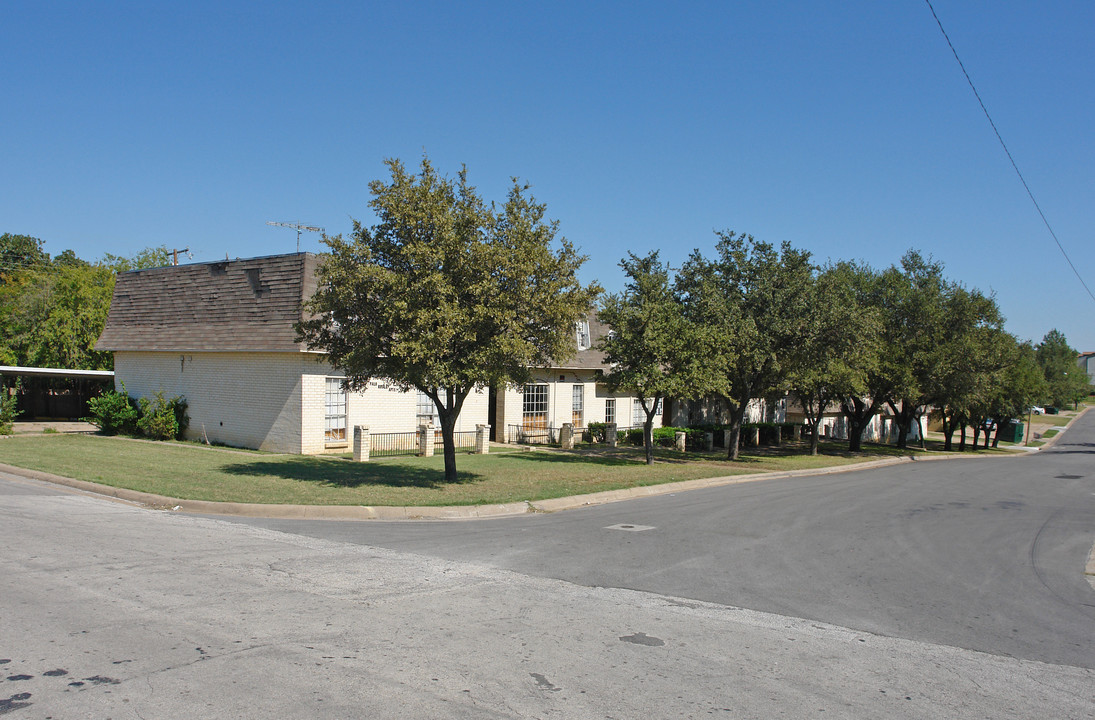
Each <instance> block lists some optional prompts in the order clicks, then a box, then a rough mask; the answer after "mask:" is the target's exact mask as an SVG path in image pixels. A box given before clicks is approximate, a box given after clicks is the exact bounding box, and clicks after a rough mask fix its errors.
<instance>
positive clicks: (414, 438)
mask: <svg viewBox="0 0 1095 720" xmlns="http://www.w3.org/2000/svg"><path fill="white" fill-rule="evenodd" d="M452 439H453V446H454V447H455V449H456V450H469V451H470V450H475V431H474V430H460V431H456V432H454V433H453V434H452ZM419 445H420V438H419V433H418V431H417V430H412V431H411V432H396V433H374V432H371V433H369V454H370V455H371V456H372V457H398V456H401V455H418V451H419ZM444 448H445V441H444V438H443V436H442V434H441V431H440V430H434V432H433V452H434V454H435V455H439V454H441V453H442V452H444Z"/></svg>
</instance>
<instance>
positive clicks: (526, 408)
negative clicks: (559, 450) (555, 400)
mask: <svg viewBox="0 0 1095 720" xmlns="http://www.w3.org/2000/svg"><path fill="white" fill-rule="evenodd" d="M548 407H549V406H548V386H547V384H545V383H530V384H528V385H525V387H524V391H523V392H522V397H521V427H523V428H525V429H526V430H529V429H541V428H546V427H547V426H548Z"/></svg>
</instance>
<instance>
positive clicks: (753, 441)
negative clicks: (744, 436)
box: [746, 426, 760, 447]
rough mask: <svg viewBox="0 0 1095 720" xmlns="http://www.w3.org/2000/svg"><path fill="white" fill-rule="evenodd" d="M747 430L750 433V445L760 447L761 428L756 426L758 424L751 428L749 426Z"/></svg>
mask: <svg viewBox="0 0 1095 720" xmlns="http://www.w3.org/2000/svg"><path fill="white" fill-rule="evenodd" d="M746 432H748V433H749V434H748V438H749V445H752V446H753V447H759V446H760V428H759V427H756V426H753V427H751V428H748V430H747V431H746Z"/></svg>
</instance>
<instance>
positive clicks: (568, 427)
mask: <svg viewBox="0 0 1095 720" xmlns="http://www.w3.org/2000/svg"><path fill="white" fill-rule="evenodd" d="M559 444H560V445H562V446H563V449H564V450H573V449H574V423H563V429H562V431H560V433H559Z"/></svg>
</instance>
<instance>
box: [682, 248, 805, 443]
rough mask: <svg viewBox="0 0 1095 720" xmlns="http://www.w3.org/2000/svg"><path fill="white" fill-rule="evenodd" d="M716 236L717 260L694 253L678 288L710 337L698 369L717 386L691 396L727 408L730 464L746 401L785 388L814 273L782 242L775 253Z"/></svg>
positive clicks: (802, 329)
mask: <svg viewBox="0 0 1095 720" xmlns="http://www.w3.org/2000/svg"><path fill="white" fill-rule="evenodd" d="M717 234H718V236H719V243H718V245H717V248H716V250H717V255H716V258H715V259H714V260H707V259H705V258H704V257H703V256H702V255H700V253H699V252H698V251H696V252H694V253H693V254H692V255H691V257H690V258H689V259H688V261H687V262H686V263H685V265H684V267H682V269H681V272H680V273H679V275H678V289H679V291H680V293H681V296H682V298H683V300H684V302H685V304H686V309H687V311H688V313H689V315H690V317H691V318H692V319H693V321H694V322H696V323H697V324H698V325H699V326H701V327H704V328H706V332H707V333H709V334H710V335H711V336H712V337H714V338H715V341H714V342H711V343H709V344H708V345H707V347H706V349H707V350H708V353H707V357H706V358H705V359H704V362H705V363H706V364H707V366H708V367H709V368H710V371H711V373H712V374H713V375H714V376H716V377H717V378H718V380H717V381H712V383H711V385H710V387H708V388H699V389H698V390H699V394H707V393H713V394H717V395H719V396H721V397H722V398H723V399H724V400H725V401H726V402H727V404H728V405H729V407H730V449H729V457H730V459H732V460H737V459H738V451H739V449H738V445H739V440H740V437H741V425H742V421H743V420H744V418H745V412H746V409H747V408H748V405H749V401H750V400H752V399H753V398H767V397H771V396H773V395H775V394H777V393H781V392H782V391H783V390H784V389H785V387H786V379H787V369H788V368H787V366H786V365H785V363H784V358H785V357H786V355H787V354H788V352H789V350H790V349H791V348H793V347H794V346H795V345H796V344H797V343H798V342H799V341H800V340H801V338H802V337H803V335H804V333H805V324H806V318H807V316H808V313H809V297H810V293H809V288H810V281H811V274H812V272H813V266H812V265H811V263H810V253H809V252H806V251H804V250H796V249H795V248H793V247H791V245H790V244H789V243H786V242H785V243H783V244H782V245H781V246H780V248H779V249H778V250H777V249H776V248H774V247H773V246H772V245H771V244H769V243H764V242H758V241H756V240H754V239H753V236H751V235H746V234H744V233H741V234H738V233H734V232H719V233H717Z"/></svg>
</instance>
